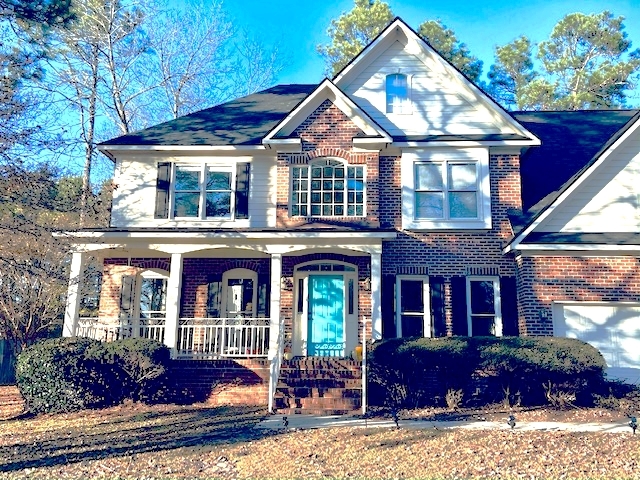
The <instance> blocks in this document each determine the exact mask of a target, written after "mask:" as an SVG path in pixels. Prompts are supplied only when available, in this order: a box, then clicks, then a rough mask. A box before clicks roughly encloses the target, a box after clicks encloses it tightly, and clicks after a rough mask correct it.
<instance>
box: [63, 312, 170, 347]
mask: <svg viewBox="0 0 640 480" xmlns="http://www.w3.org/2000/svg"><path fill="white" fill-rule="evenodd" d="M164 322H165V319H164V318H136V319H127V320H125V321H122V320H119V319H104V318H103V319H100V318H98V317H81V318H79V319H78V327H77V329H76V336H77V337H87V338H93V339H95V340H100V341H103V342H111V341H113V340H118V339H120V338H129V337H139V338H148V339H151V340H156V341H158V342H160V343H162V342H163V341H164Z"/></svg>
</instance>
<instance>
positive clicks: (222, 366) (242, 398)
mask: <svg viewBox="0 0 640 480" xmlns="http://www.w3.org/2000/svg"><path fill="white" fill-rule="evenodd" d="M170 375H171V378H172V380H173V382H174V384H175V386H176V387H177V389H178V391H183V392H184V400H185V401H199V402H207V403H209V404H212V405H259V406H265V407H266V406H267V405H268V401H269V361H268V360H264V359H238V360H177V361H174V362H172V367H171V371H170ZM178 400H180V399H178Z"/></svg>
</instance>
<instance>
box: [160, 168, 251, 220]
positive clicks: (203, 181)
mask: <svg viewBox="0 0 640 480" xmlns="http://www.w3.org/2000/svg"><path fill="white" fill-rule="evenodd" d="M249 174H250V164H249V163H237V164H235V165H233V164H231V165H213V164H209V165H207V164H200V165H192V164H171V163H159V164H158V181H157V189H156V192H157V193H156V213H155V218H169V213H171V218H179V219H182V218H186V219H197V220H206V219H243V218H248V216H249V212H248V210H249ZM170 205H171V207H170Z"/></svg>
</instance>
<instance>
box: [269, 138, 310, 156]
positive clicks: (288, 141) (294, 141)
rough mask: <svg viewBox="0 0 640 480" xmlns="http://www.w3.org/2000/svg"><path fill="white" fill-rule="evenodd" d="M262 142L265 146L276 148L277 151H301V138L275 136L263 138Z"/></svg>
mask: <svg viewBox="0 0 640 480" xmlns="http://www.w3.org/2000/svg"><path fill="white" fill-rule="evenodd" d="M263 143H264V145H265V146H266V147H267V148H269V149H274V150H278V151H279V152H290V153H300V152H302V140H301V139H300V138H277V139H270V140H264V141H263Z"/></svg>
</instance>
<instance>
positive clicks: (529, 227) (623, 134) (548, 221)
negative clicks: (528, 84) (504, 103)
mask: <svg viewBox="0 0 640 480" xmlns="http://www.w3.org/2000/svg"><path fill="white" fill-rule="evenodd" d="M571 113H573V114H574V116H576V117H577V116H578V115H575V114H581V115H582V116H583V122H582V133H583V134H584V135H585V137H589V136H590V135H589V134H588V133H587V132H588V131H589V128H591V129H592V132H591V138H586V139H585V142H584V143H583V145H582V146H580V142H579V141H577V142H576V149H577V150H581V149H586V151H593V150H595V149H596V148H597V147H598V146H599V147H600V148H598V149H597V151H595V152H593V154H592V157H591V158H589V157H583V162H584V163H583V166H582V167H581V168H579V169H578V170H577V171H576V172H575V173H574V174H573V176H571V177H570V178H569V179H568V180H567V181H565V182H564V183H563V184H562V185H561V186H560V187H559V188H558V190H556V191H553V192H551V193H549V194H548V195H547V196H546V197H545V198H543V199H542V200H541V201H540V202H538V203H537V204H536V205H534V206H532V207H531V208H530V209H529V214H530V218H529V220H528V221H527V222H525V225H524V227H523V228H522V229H521V231H520V233H519V234H518V235H516V236H515V238H514V239H513V240H512V241H511V243H510V245H509V246H508V247H507V250H511V249H514V248H517V247H518V245H519V244H521V243H523V242H525V241H528V237H529V235H532V234H534V233H535V234H536V235H537V234H539V233H541V232H542V233H544V232H551V233H554V230H558V231H559V232H558V233H567V232H572V231H573V232H582V231H585V232H592V233H607V232H619V231H625V229H624V228H621V226H620V225H617V222H619V221H623V217H624V216H625V214H624V210H622V209H617V210H616V212H617V213H619V214H620V215H622V216H619V215H616V214H614V215H613V216H612V217H610V218H607V219H606V220H605V219H603V218H602V217H601V218H600V222H598V223H599V224H598V226H597V227H596V228H595V230H599V232H595V230H594V227H593V223H591V226H590V227H589V226H587V224H585V223H584V222H583V223H582V227H581V226H580V222H578V223H574V226H573V227H571V228H569V229H567V230H566V232H561V230H562V227H559V225H560V224H561V223H562V222H566V219H567V215H569V216H571V215H572V214H573V215H579V214H588V210H589V207H588V206H587V205H586V204H587V203H590V199H594V201H595V202H596V203H597V202H600V204H601V205H600V207H602V206H604V203H603V196H602V195H603V191H604V190H605V189H606V187H607V185H609V184H610V182H612V181H613V180H615V178H616V177H617V176H618V175H625V173H624V170H625V168H627V167H629V168H628V170H629V171H628V172H627V174H626V177H625V181H631V182H634V183H633V185H634V186H633V187H631V189H630V190H629V189H627V190H628V191H631V190H635V184H637V182H638V171H640V158H638V155H637V152H638V145H640V128H639V127H640V113H639V112H637V111H611V112H602V111H599V112H598V111H593V112H538V113H534V114H531V115H534V116H537V117H538V119H540V116H541V115H542V116H544V115H547V116H553V115H554V114H555V115H556V116H558V117H559V116H561V115H564V116H567V115H569V114H571ZM518 115H522V116H524V115H525V114H518ZM586 116H592V117H595V116H600V117H601V118H600V125H601V126H602V125H603V128H602V129H601V130H598V129H597V125H598V122H597V121H596V119H595V118H591V119H590V120H591V121H590V122H587V121H586V118H584V117H586ZM607 117H608V118H607ZM625 118H626V119H627V122H625V123H624V124H623V125H622V126H621V127H620V124H619V122H621V121H622V120H624V119H625ZM559 120H560V118H557V119H556V121H559ZM565 120H566V119H565ZM576 120H577V119H576ZM567 123H568V125H571V124H572V122H567ZM616 125H617V126H618V129H617V130H616V131H615V132H613V133H611V130H612V129H614V128H615V127H616ZM563 131H564V130H563ZM580 131H581V129H580V128H579V127H576V125H573V128H572V129H570V130H568V131H565V132H571V134H572V135H579V134H580ZM607 135H609V136H608V137H607ZM561 136H562V135H558V139H560V137H561ZM544 139H545V136H543V141H544ZM550 143H551V145H553V142H550ZM568 145H572V143H571V138H566V137H565V138H564V141H563V147H564V148H562V150H560V152H565V155H567V156H569V157H570V156H571V153H566V152H570V151H571V148H567V146H568ZM548 148H549V147H548ZM537 150H538V151H537V152H532V156H534V157H535V156H539V158H544V156H545V152H544V151H542V149H537ZM578 155H579V153H578ZM523 160H524V164H527V163H528V162H530V161H531V157H529V158H527V156H525V158H523ZM551 160H552V161H553V158H552V159H551ZM555 160H556V164H557V165H562V162H561V158H559V156H558V155H557V154H556V156H555ZM532 168H533V167H532ZM537 168H539V175H541V176H544V177H545V178H547V179H551V178H552V177H553V175H550V173H552V172H553V171H554V170H553V168H551V167H549V165H544V163H542V162H541V165H540V166H538V167H537ZM526 171H527V169H526V168H525V167H524V165H523V172H526ZM526 178H528V177H527V176H525V175H524V173H523V191H524V188H525V185H526V181H525V179H526ZM618 178H619V177H618ZM613 188H614V189H617V188H620V185H618V186H615V184H614V187H613ZM611 193H612V192H611V188H609V193H605V194H604V195H609V199H610V200H609V201H610V202H616V195H612V194H611ZM618 193H619V194H621V195H622V197H624V196H625V193H624V191H623V192H618ZM627 193H628V192H627ZM581 194H582V195H581ZM580 196H581V197H582V199H580ZM622 197H620V196H619V195H618V200H621V201H622V202H628V201H629V198H622ZM627 197H628V195H627ZM585 199H586V200H585ZM634 202H640V199H634ZM592 206H593V204H592ZM585 208H586V209H585ZM634 208H635V207H634ZM554 216H555V217H558V216H564V217H565V218H564V220H560V221H559V222H555V227H554V226H553V225H554V222H553V221H552V219H553V217H554ZM627 216H628V215H627ZM583 220H584V216H583ZM592 220H594V219H592ZM595 220H596V221H597V220H598V219H595ZM536 235H533V236H531V237H530V238H531V239H535V238H537V237H536ZM546 237H548V238H552V237H549V236H548V235H547V236H546ZM572 238H578V237H576V236H575V235H574V236H573V237H572Z"/></svg>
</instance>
